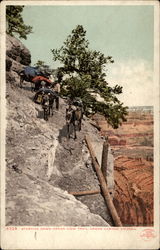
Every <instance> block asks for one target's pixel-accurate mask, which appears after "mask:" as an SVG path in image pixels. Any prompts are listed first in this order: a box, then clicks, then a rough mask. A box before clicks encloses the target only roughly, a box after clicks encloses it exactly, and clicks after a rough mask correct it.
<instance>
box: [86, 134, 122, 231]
mask: <svg viewBox="0 0 160 250" xmlns="http://www.w3.org/2000/svg"><path fill="white" fill-rule="evenodd" d="M85 140H86V143H87V146H88V149H89V151H90V155H91V158H92V163H93V166H94V168H95V170H96V173H97V176H98V179H99V182H100V185H101V189H102V193H103V196H104V200H105V202H106V205H107V207H108V209H109V211H110V214H111V216H112V218H113V221H114V223H115V225H116V226H119V227H122V223H121V220H120V218H119V216H118V214H117V211H116V209H115V206H114V204H113V201H112V199H111V197H110V194H109V191H108V187H107V184H106V181H105V179H104V176H103V174H102V171H101V168H100V166H99V163H98V160H97V158H96V156H95V153H94V151H93V148H92V145H91V142H90V138H89V136H86V137H85Z"/></svg>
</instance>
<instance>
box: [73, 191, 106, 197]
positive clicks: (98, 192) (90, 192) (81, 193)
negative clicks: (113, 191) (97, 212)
mask: <svg viewBox="0 0 160 250" xmlns="http://www.w3.org/2000/svg"><path fill="white" fill-rule="evenodd" d="M100 192H101V191H100V190H87V191H79V192H69V194H72V195H74V196H82V195H91V194H100Z"/></svg>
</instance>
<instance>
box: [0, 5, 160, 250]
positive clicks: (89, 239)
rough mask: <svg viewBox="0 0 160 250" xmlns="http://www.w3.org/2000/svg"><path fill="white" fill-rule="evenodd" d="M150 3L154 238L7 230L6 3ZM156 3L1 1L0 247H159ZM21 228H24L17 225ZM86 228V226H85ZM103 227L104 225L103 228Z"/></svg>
mask: <svg viewBox="0 0 160 250" xmlns="http://www.w3.org/2000/svg"><path fill="white" fill-rule="evenodd" d="M10 4H14V5H44V6H45V5H92V6H93V5H133V6H135V5H153V6H154V8H155V11H154V17H155V22H154V95H155V104H154V162H155V174H154V196H155V198H154V201H155V202H154V210H155V211H154V222H155V224H154V227H151V228H153V229H154V230H155V233H156V234H157V238H155V239H153V240H151V241H144V240H142V238H141V237H140V234H141V232H142V231H143V229H146V228H148V227H132V230H129V228H128V229H127V228H112V229H111V230H78V229H77V230H74V231H71V230H68V229H67V228H66V230H59V231H58V230H57V231H56V230H55V231H43V230H42V231H37V240H35V239H34V233H35V231H22V230H17V231H6V230H5V227H4V225H5V221H4V218H5V217H4V214H5V209H4V200H5V192H4V190H5V157H4V156H5V147H4V145H5V117H6V110H5V109H2V107H4V105H6V101H5V95H4V93H5V90H6V89H5V71H4V69H5V61H4V58H5V19H4V17H5V6H6V5H10ZM158 7H159V3H158V1H92V2H91V1H4V2H2V3H1V16H3V19H2V24H1V42H2V45H3V47H2V46H1V56H2V58H1V167H2V171H1V184H2V185H1V199H2V203H1V204H3V206H1V223H2V224H1V229H2V244H1V246H2V248H3V249H158V244H159V243H158V242H159V240H158V238H159V139H160V138H159V132H160V131H159V104H160V103H159V8H158ZM17 228H23V227H17ZM86 229H87V228H86ZM102 229H103V228H102Z"/></svg>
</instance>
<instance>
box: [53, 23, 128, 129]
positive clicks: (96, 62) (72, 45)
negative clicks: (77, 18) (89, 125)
mask: <svg viewBox="0 0 160 250" xmlns="http://www.w3.org/2000/svg"><path fill="white" fill-rule="evenodd" d="M51 51H52V53H53V60H54V61H56V60H59V61H60V62H61V63H62V65H63V66H62V67H60V68H59V72H60V73H61V74H63V75H68V77H67V79H66V80H64V81H63V86H64V88H63V90H62V92H63V94H64V95H67V96H69V97H70V98H74V97H80V98H81V99H82V101H83V103H84V107H85V111H86V114H87V113H89V112H90V111H91V112H92V114H93V113H97V112H99V113H101V114H103V115H104V116H105V117H106V119H107V120H108V123H109V124H111V125H112V126H113V127H114V128H118V126H119V125H120V124H121V122H122V121H126V115H127V107H124V106H123V103H121V102H120V101H119V100H118V98H117V95H119V94H121V93H122V87H121V86H119V85H116V86H115V87H113V88H112V87H110V86H109V84H108V83H107V81H106V74H105V71H106V65H107V64H108V63H114V60H113V58H112V57H111V56H107V57H106V56H104V54H103V53H101V52H99V51H95V50H91V49H90V48H89V41H88V40H87V39H86V31H85V30H84V28H83V26H81V25H78V26H77V27H76V28H75V29H74V30H72V33H71V35H69V36H68V37H67V39H66V41H65V42H64V45H63V46H62V47H61V48H60V49H52V50H51ZM96 95H98V96H99V97H101V100H102V101H98V100H97V98H96V97H95V96H96Z"/></svg>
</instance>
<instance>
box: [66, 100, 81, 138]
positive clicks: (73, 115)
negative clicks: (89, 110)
mask: <svg viewBox="0 0 160 250" xmlns="http://www.w3.org/2000/svg"><path fill="white" fill-rule="evenodd" d="M82 118H83V112H82V108H81V107H76V106H73V105H69V107H68V108H67V109H66V125H67V137H68V139H69V138H70V134H71V131H70V130H71V126H73V132H74V139H77V134H76V127H78V129H79V131H80V130H81V124H82Z"/></svg>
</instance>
